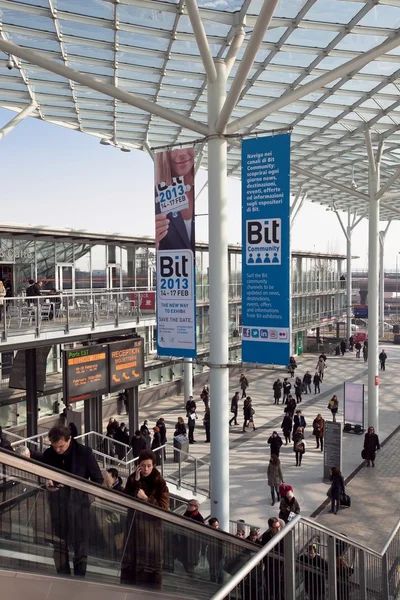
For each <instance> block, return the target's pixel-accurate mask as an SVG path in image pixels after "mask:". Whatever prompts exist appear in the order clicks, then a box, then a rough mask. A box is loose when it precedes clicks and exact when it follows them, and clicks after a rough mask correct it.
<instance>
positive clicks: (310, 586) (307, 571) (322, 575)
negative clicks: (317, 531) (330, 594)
mask: <svg viewBox="0 0 400 600" xmlns="http://www.w3.org/2000/svg"><path fill="white" fill-rule="evenodd" d="M300 564H301V567H300V568H301V569H302V571H303V572H304V590H305V592H306V594H307V597H308V598H309V600H325V598H326V595H325V587H326V586H325V581H326V578H327V577H328V563H327V562H326V560H324V559H323V558H322V557H321V556H320V555H319V554H318V553H317V545H316V544H312V545H311V546H309V547H308V554H302V555H301V556H300ZM303 565H304V566H303ZM304 567H305V568H304ZM307 567H308V568H307Z"/></svg>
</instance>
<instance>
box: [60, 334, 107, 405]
mask: <svg viewBox="0 0 400 600" xmlns="http://www.w3.org/2000/svg"><path fill="white" fill-rule="evenodd" d="M64 388H65V391H64V394H65V397H64V401H66V399H68V401H69V402H76V401H77V400H84V399H85V398H91V397H92V396H97V395H100V394H106V393H107V392H108V388H109V384H108V346H107V344H99V345H98V346H87V347H85V348H74V349H73V350H65V351H64Z"/></svg>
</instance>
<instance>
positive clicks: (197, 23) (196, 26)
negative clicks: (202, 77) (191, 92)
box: [186, 0, 217, 83]
mask: <svg viewBox="0 0 400 600" xmlns="http://www.w3.org/2000/svg"><path fill="white" fill-rule="evenodd" d="M186 10H187V12H188V15H189V19H190V22H191V24H192V27H193V33H194V37H195V38H196V42H197V47H198V49H199V52H200V56H201V59H202V61H203V65H204V69H205V72H206V74H207V79H208V81H209V82H210V83H214V81H216V79H217V69H216V68H215V64H214V60H213V57H212V54H211V50H210V46H209V43H208V40H207V36H206V32H205V30H204V25H203V23H202V20H201V17H200V11H199V7H198V6H197V2H196V1H195V0H186Z"/></svg>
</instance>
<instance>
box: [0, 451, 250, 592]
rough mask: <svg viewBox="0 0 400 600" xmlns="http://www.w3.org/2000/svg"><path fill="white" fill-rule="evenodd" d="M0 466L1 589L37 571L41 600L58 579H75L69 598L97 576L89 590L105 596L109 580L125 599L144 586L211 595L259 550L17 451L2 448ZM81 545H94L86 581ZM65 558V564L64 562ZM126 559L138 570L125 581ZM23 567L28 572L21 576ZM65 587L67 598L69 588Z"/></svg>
mask: <svg viewBox="0 0 400 600" xmlns="http://www.w3.org/2000/svg"><path fill="white" fill-rule="evenodd" d="M0 473H1V477H0V569H1V571H0V575H2V578H1V580H0V581H1V584H0V585H1V586H2V591H4V590H5V587H4V586H7V585H11V586H14V587H12V589H13V597H14V598H17V597H18V595H16V593H15V591H14V590H16V589H17V588H16V587H15V586H17V587H18V585H20V586H21V585H22V587H23V586H24V585H25V586H26V585H27V581H32V585H34V583H35V581H36V582H37V578H38V577H39V578H40V582H41V584H40V586H39V588H40V589H41V590H43V595H40V593H41V592H38V594H39V595H34V596H32V594H29V597H30V598H34V600H36V598H37V599H38V600H41V599H42V598H43V600H44V599H45V598H47V595H48V592H49V589H50V588H49V586H50V587H51V586H52V585H54V584H55V582H56V585H57V589H59V588H60V590H61V587H62V586H64V588H66V587H68V586H69V587H68V589H70V592H69V593H68V598H69V600H71V598H75V597H76V598H78V596H79V597H81V594H82V586H85V585H87V584H88V583H89V582H92V584H93V586H91V587H90V589H91V590H93V592H90V593H89V588H87V589H86V588H85V590H86V591H85V598H87V597H88V596H87V594H89V596H90V597H91V595H92V593H93V597H94V596H96V599H97V600H99V598H100V597H102V596H103V593H104V590H105V588H104V589H103V586H107V589H108V590H109V592H108V596H107V597H108V598H109V597H110V594H111V595H112V596H113V597H114V596H115V598H117V599H118V600H119V598H121V599H122V594H120V592H123V593H124V596H123V597H124V598H126V599H127V598H134V597H143V591H144V590H145V591H146V592H145V593H146V598H149V597H150V598H151V597H153V594H154V597H160V594H161V596H162V597H168V596H171V597H172V596H173V597H174V598H179V597H180V598H192V599H197V598H198V599H200V600H202V599H205V598H211V597H212V596H213V595H214V594H215V593H216V592H217V591H218V590H219V589H220V588H221V587H222V586H223V585H224V584H225V583H226V582H227V581H229V579H230V578H231V577H232V575H233V574H234V573H235V572H236V571H237V570H238V569H239V568H240V567H241V566H243V564H245V563H246V561H247V560H248V559H249V558H250V557H252V556H253V555H255V554H256V552H257V550H258V549H259V547H257V546H255V545H253V544H251V543H249V542H246V541H245V540H242V539H240V538H237V537H234V536H232V535H229V534H227V533H224V532H221V531H218V530H215V529H213V528H211V527H208V526H206V525H202V524H200V523H197V522H195V521H193V520H189V519H185V518H184V517H181V516H178V515H176V514H174V513H172V512H170V511H164V510H162V509H160V508H158V507H155V506H152V505H150V504H147V503H145V502H141V501H139V500H135V499H132V498H131V497H129V496H126V495H125V494H122V493H119V492H115V491H113V490H110V489H107V488H105V487H103V486H100V485H97V484H94V483H90V482H88V481H86V480H83V479H80V478H78V477H74V476H72V475H68V474H66V473H65V472H63V471H58V470H56V469H50V468H48V467H47V466H46V467H45V466H43V465H41V464H40V463H38V462H36V461H32V460H29V459H25V458H22V457H19V456H16V455H15V454H13V453H11V452H7V451H0ZM49 479H51V480H52V481H54V482H57V485H58V486H60V488H59V491H56V492H52V493H51V492H49V491H48V490H47V489H46V487H45V482H46V481H47V480H49ZM60 492H62V493H60ZM66 492H68V494H67V496H66ZM50 495H51V498H50ZM66 497H68V498H69V499H70V501H69V504H68V506H69V508H68V528H69V529H68V536H66V533H65V531H66V530H65V527H64V525H65V523H63V522H61V521H62V520H63V516H64V515H65V508H64V507H65V503H64V500H63V498H64V499H65V498H66ZM82 532H84V533H82ZM67 537H68V541H69V542H70V548H69V566H68V567H67V569H65V562H66V561H65V560H64V561H62V560H60V556H61V557H64V558H65V552H66V544H65V539H66V538H67ZM83 538H85V540H87V542H85V544H86V546H85V549H84V550H82V547H80V544H82V543H83V542H82V540H83ZM73 550H76V552H77V554H80V555H85V554H87V569H86V574H85V575H86V576H85V579H84V581H82V579H81V577H83V575H84V573H83V571H82V570H80V567H79V564H78V567H77V564H75V565H74V564H73V554H74V553H73ZM61 563H63V564H64V569H60V565H61ZM55 564H57V565H58V567H59V570H58V573H57V571H56V567H55ZM67 564H68V562H67ZM127 566H128V572H129V573H130V574H131V575H132V576H130V577H128V578H126V577H123V578H122V583H121V569H122V573H124V572H125V573H126V568H127ZM67 571H69V572H70V573H71V575H70V574H69V573H68V572H67ZM74 572H76V574H77V577H75V576H74ZM17 573H19V574H21V575H20V576H18V577H17V576H16V574H17ZM22 574H23V576H22ZM29 574H30V575H29ZM72 582H74V583H73V585H72ZM17 584H18V585H17ZM67 584H68V585H67ZM99 584H101V586H102V587H101V590H102V591H101V595H100V596H99V593H100V592H99V589H98V587H97V586H99ZM35 585H36V584H35ZM60 586H61V587H60ZM39 588H38V589H39ZM64 588H63V589H64ZM25 589H28V588H26V587H25ZM51 589H52V590H53V588H51ZM46 590H47V591H46ZM73 590H75V591H73ZM96 590H97V591H96ZM139 590H142V591H139ZM75 593H76V595H74V594H75ZM126 593H128V594H129V595H128V596H125V594H126ZM51 594H52V595H53V591H52V592H51ZM132 594H133V595H132ZM149 594H150V596H149ZM23 596H24V597H25V598H26V595H25V594H24V595H23ZM59 596H60V597H64V596H65V597H66V595H65V593H64V592H62V590H61V591H60V594H59ZM7 597H8V596H7Z"/></svg>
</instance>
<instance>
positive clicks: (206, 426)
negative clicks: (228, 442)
mask: <svg viewBox="0 0 400 600" xmlns="http://www.w3.org/2000/svg"><path fill="white" fill-rule="evenodd" d="M210 424H211V421H210V407H209V406H207V408H206V411H205V413H204V417H203V425H204V429H205V432H206V444H209V443H210Z"/></svg>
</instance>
